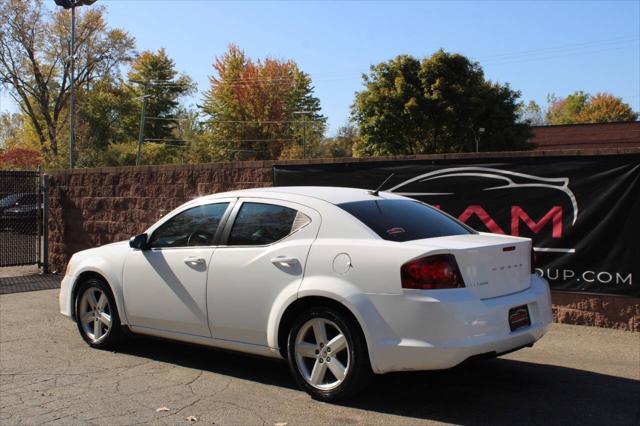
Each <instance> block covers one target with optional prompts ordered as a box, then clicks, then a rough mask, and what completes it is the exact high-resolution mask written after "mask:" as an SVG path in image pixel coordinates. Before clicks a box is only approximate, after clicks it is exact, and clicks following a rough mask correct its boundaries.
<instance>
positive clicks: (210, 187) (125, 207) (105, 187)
mask: <svg viewBox="0 0 640 426" xmlns="http://www.w3.org/2000/svg"><path fill="white" fill-rule="evenodd" d="M271 167H272V163H263V162H244V163H237V164H236V163H227V164H205V165H190V166H173V165H171V166H142V167H107V168H97V169H78V170H73V171H57V172H53V173H51V174H50V178H49V268H50V270H51V271H53V272H63V271H64V268H65V267H66V264H67V261H68V260H69V258H70V257H71V255H72V254H73V253H75V252H76V251H78V250H84V249H86V248H89V247H96V246H99V245H102V244H107V243H111V242H114V241H121V240H126V239H129V238H130V237H131V236H133V235H136V234H139V233H141V232H142V231H144V230H145V229H146V228H148V227H149V226H151V225H152V224H153V223H155V222H156V221H157V220H158V219H159V218H160V217H162V216H163V215H164V214H166V213H168V212H169V211H171V210H173V209H174V208H176V207H178V206H179V205H180V204H182V203H184V202H186V201H188V200H190V199H193V198H195V197H198V196H201V195H206V194H212V193H215V192H222V191H228V190H232V189H242V188H255V187H262V186H271V181H272V170H271Z"/></svg>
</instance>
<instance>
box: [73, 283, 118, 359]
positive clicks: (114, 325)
mask: <svg viewBox="0 0 640 426" xmlns="http://www.w3.org/2000/svg"><path fill="white" fill-rule="evenodd" d="M92 289H93V290H95V289H99V290H100V291H102V292H103V293H104V295H105V296H106V297H107V300H108V302H109V304H108V308H109V309H108V312H109V314H110V316H111V326H110V327H109V328H108V330H107V331H106V332H105V333H104V334H103V335H102V336H101V337H100V338H99V339H98V340H97V341H94V339H93V338H92V337H91V336H90V335H89V334H88V332H87V330H85V328H84V326H83V324H82V321H81V315H82V312H81V306H80V304H81V301H82V299H83V297H84V295H85V293H87V291H89V290H92ZM74 304H75V317H76V325H77V326H78V331H80V335H81V336H82V338H83V339H84V341H85V342H87V344H88V345H89V346H91V347H92V348H96V349H105V350H111V349H115V348H116V347H117V346H118V344H119V343H120V342H121V341H122V340H123V339H124V332H123V330H122V325H121V324H120V316H119V315H118V308H117V306H116V301H115V299H114V297H113V293H112V292H111V288H110V287H109V285H108V284H107V283H106V282H104V280H101V279H99V278H90V279H88V280H86V281H83V282H82V283H80V284H79V288H78V291H77V293H76V299H75V301H74Z"/></svg>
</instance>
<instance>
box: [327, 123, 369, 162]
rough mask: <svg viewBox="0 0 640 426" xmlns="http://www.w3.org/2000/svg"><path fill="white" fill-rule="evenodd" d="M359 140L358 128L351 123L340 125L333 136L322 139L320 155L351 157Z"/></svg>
mask: <svg viewBox="0 0 640 426" xmlns="http://www.w3.org/2000/svg"><path fill="white" fill-rule="evenodd" d="M359 142H360V137H359V135H358V129H356V128H355V127H354V126H353V125H352V124H351V123H348V124H346V125H344V126H341V127H340V128H339V129H338V132H337V134H336V136H335V137H333V138H326V139H325V140H324V141H323V153H322V154H323V155H321V156H322V157H351V156H353V153H354V150H355V149H357V146H358V144H359Z"/></svg>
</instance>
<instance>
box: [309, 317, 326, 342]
mask: <svg viewBox="0 0 640 426" xmlns="http://www.w3.org/2000/svg"><path fill="white" fill-rule="evenodd" d="M312 326H313V334H314V335H315V336H316V343H318V344H320V343H324V344H326V343H327V330H326V328H325V324H324V322H323V321H322V320H320V319H315V320H313V324H312Z"/></svg>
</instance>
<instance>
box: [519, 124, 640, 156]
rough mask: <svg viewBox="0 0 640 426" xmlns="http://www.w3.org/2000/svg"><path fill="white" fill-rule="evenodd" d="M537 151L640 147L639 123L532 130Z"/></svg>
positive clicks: (537, 128) (567, 126) (570, 125)
mask: <svg viewBox="0 0 640 426" xmlns="http://www.w3.org/2000/svg"><path fill="white" fill-rule="evenodd" d="M532 132H533V137H532V138H531V139H530V140H529V142H531V143H532V144H534V145H535V147H536V148H535V149H536V150H550V149H593V148H609V147H616V148H633V147H636V148H637V147H640V121H632V122H626V123H594V124H568V125H560V126H537V127H533V128H532Z"/></svg>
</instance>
